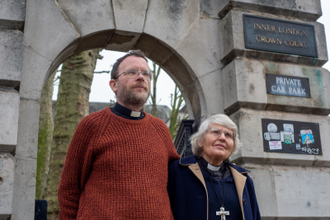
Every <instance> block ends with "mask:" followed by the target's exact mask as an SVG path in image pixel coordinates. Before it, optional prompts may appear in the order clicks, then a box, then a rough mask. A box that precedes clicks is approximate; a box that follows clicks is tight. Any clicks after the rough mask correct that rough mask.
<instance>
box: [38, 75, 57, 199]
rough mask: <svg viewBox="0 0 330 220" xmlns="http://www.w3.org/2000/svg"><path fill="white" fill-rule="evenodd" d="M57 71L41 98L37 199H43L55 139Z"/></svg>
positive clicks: (45, 87) (50, 78) (51, 77)
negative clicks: (55, 82) (53, 110)
mask: <svg viewBox="0 0 330 220" xmlns="http://www.w3.org/2000/svg"><path fill="white" fill-rule="evenodd" d="M56 72H57V70H55V71H54V73H53V74H52V75H51V76H50V77H49V79H48V81H47V83H46V85H45V86H44V88H43V89H42V92H41V98H40V115H39V133H38V155H37V177H36V199H42V198H43V194H44V190H45V184H46V180H47V175H48V169H49V167H48V166H49V160H50V149H51V144H52V139H53V129H54V123H53V115H52V95H53V80H54V77H55V74H56Z"/></svg>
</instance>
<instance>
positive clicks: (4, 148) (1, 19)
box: [0, 0, 25, 219]
mask: <svg viewBox="0 0 330 220" xmlns="http://www.w3.org/2000/svg"><path fill="white" fill-rule="evenodd" d="M24 20H25V0H22V1H12V0H3V1H1V3H0V51H1V52H0V219H8V218H10V216H11V215H12V203H13V194H14V190H13V189H14V173H15V164H16V159H15V157H14V152H15V148H16V145H17V133H18V117H19V103H20V95H19V87H20V79H21V68H22V54H23V46H22V45H23V32H22V31H23V26H24Z"/></svg>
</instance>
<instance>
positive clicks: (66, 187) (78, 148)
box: [58, 118, 95, 220]
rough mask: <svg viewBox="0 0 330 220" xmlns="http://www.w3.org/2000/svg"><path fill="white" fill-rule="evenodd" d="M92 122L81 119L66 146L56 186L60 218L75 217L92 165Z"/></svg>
mask: <svg viewBox="0 0 330 220" xmlns="http://www.w3.org/2000/svg"><path fill="white" fill-rule="evenodd" d="M92 124H93V123H91V121H90V120H89V119H88V118H85V119H83V120H82V121H81V122H80V123H79V125H78V127H77V129H76V131H75V133H74V135H73V138H72V140H71V143H70V146H69V148H68V152H67V155H66V159H65V164H64V167H63V171H62V175H61V180H60V185H59V188H58V201H59V206H60V213H59V219H60V220H64V219H65V220H69V219H76V217H77V213H78V208H79V200H80V195H81V192H82V190H83V188H84V184H85V182H86V180H87V177H88V174H89V170H90V167H91V165H92V159H91V158H92V156H91V154H92V152H91V150H90V148H89V144H90V142H91V139H92V138H93V134H94V132H93V131H95V129H94V126H92Z"/></svg>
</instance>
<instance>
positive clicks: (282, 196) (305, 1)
mask: <svg viewBox="0 0 330 220" xmlns="http://www.w3.org/2000/svg"><path fill="white" fill-rule="evenodd" d="M321 15H322V11H321V5H320V1H319V0H314V1H310V0H296V1H257V0H226V1H222V5H221V10H220V13H219V16H220V18H221V21H220V28H219V29H220V36H221V37H220V39H221V49H220V50H221V62H222V63H223V64H224V65H225V66H224V68H223V69H222V83H223V84H222V87H223V97H224V111H225V112H226V113H227V114H228V115H230V117H231V118H232V119H233V120H234V121H235V122H236V123H237V124H238V127H239V134H240V138H241V140H242V143H243V147H242V149H241V151H240V152H239V153H238V154H236V155H234V156H233V160H234V161H235V162H236V163H237V164H240V165H242V166H243V167H245V168H247V169H249V170H251V171H252V174H251V175H252V177H253V179H254V184H255V188H256V191H257V197H258V202H259V206H260V207H259V208H260V210H261V215H262V219H263V220H269V219H329V218H330V209H329V207H330V206H329V204H330V202H329V199H330V190H329V182H330V168H329V166H330V144H329V143H330V118H329V117H328V114H329V113H330V98H329V97H330V87H329V84H330V74H329V72H328V71H327V70H326V69H323V68H322V65H323V64H324V63H326V62H327V60H328V57H327V50H326V41H325V33H324V27H323V25H322V24H320V23H318V22H316V20H317V19H318V18H319V17H320V16H321Z"/></svg>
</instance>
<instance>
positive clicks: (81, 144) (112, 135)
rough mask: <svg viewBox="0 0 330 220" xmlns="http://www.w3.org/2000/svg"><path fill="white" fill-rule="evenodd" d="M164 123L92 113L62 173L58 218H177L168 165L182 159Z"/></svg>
mask: <svg viewBox="0 0 330 220" xmlns="http://www.w3.org/2000/svg"><path fill="white" fill-rule="evenodd" d="M178 158H179V155H178V154H177V153H176V151H175V148H174V145H173V142H172V139H171V136H170V134H169V131H168V128H167V127H166V125H165V123H163V121H161V120H160V119H158V118H155V117H153V116H151V115H149V114H146V113H145V117H144V118H143V119H141V120H129V119H124V118H122V117H120V116H117V115H115V114H113V113H112V112H111V110H110V108H106V109H104V110H102V111H100V112H96V113H93V114H90V115H89V116H87V117H85V118H84V119H83V120H82V121H81V122H80V123H79V125H78V127H77V129H76V131H75V134H74V136H73V138H72V141H71V143H70V146H69V149H68V153H67V156H66V161H65V165H64V167H63V171H62V177H61V181H60V186H59V189H58V199H59V205H60V215H59V219H61V220H63V219H88V220H90V219H97V220H102V219H107V220H108V219H144V220H146V219H153V220H154V219H157V220H158V219H166V220H167V219H173V217H172V212H171V208H170V203H169V198H168V194H167V189H166V186H167V174H168V170H167V165H168V162H169V161H170V160H174V159H178Z"/></svg>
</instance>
